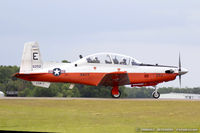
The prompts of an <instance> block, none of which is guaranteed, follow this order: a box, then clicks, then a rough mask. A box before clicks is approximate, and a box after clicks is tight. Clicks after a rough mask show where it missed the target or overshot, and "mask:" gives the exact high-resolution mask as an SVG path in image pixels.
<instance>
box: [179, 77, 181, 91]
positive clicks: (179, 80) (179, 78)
mask: <svg viewBox="0 0 200 133" xmlns="http://www.w3.org/2000/svg"><path fill="white" fill-rule="evenodd" d="M179 87H180V88H181V75H179Z"/></svg>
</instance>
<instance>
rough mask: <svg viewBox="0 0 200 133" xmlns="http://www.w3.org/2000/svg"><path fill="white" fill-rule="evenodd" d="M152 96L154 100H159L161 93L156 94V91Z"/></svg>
mask: <svg viewBox="0 0 200 133" xmlns="http://www.w3.org/2000/svg"><path fill="white" fill-rule="evenodd" d="M152 96H153V98H155V99H158V98H159V97H160V93H159V92H157V93H156V92H155V91H154V92H153V93H152Z"/></svg>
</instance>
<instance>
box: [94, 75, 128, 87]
mask: <svg viewBox="0 0 200 133" xmlns="http://www.w3.org/2000/svg"><path fill="white" fill-rule="evenodd" d="M129 83H130V81H129V77H128V74H127V72H112V73H107V74H105V76H104V77H103V78H102V79H101V81H100V82H99V84H98V85H100V86H121V85H127V84H129Z"/></svg>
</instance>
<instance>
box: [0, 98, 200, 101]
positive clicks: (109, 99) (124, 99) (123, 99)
mask: <svg viewBox="0 0 200 133" xmlns="http://www.w3.org/2000/svg"><path fill="white" fill-rule="evenodd" d="M3 99H5V100H15V99H16V100H91V101H92V100H94V101H97V100H98V101H101V100H102V101H105V100H107V101H117V100H118V101H200V99H154V98H119V99H115V98H86V97H81V98H80V97H73V98H65V97H0V100H3Z"/></svg>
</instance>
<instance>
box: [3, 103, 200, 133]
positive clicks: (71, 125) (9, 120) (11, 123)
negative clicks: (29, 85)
mask: <svg viewBox="0 0 200 133" xmlns="http://www.w3.org/2000/svg"><path fill="white" fill-rule="evenodd" d="M138 128H139V129H144V128H173V129H176V128H195V129H199V128H200V101H182V100H180V101H175V100H174V101H172V100H168V101H165V100H111V99H108V100H99V99H94V100H88V99H61V100H59V99H0V130H17V131H42V132H67V133H78V132H80V133H133V132H136V131H137V130H138ZM140 132H141V131H140ZM175 132H177V131H175Z"/></svg>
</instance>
